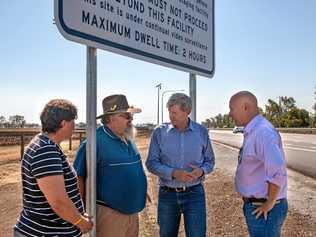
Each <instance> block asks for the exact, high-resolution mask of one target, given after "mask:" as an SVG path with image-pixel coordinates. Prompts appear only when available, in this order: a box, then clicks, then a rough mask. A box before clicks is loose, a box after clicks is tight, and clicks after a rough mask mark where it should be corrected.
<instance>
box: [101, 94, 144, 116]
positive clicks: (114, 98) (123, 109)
mask: <svg viewBox="0 0 316 237" xmlns="http://www.w3.org/2000/svg"><path fill="white" fill-rule="evenodd" d="M102 107H103V114H101V115H99V116H98V117H97V119H99V118H101V117H102V116H103V115H106V114H116V113H133V114H136V113H140V112H142V110H141V109H139V108H135V107H133V106H129V105H128V102H127V99H126V96H125V95H110V96H107V97H105V98H104V99H103V101H102Z"/></svg>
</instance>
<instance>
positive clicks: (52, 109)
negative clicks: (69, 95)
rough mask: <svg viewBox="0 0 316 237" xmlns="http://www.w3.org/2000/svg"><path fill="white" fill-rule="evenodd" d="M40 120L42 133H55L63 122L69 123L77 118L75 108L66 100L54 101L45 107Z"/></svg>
mask: <svg viewBox="0 0 316 237" xmlns="http://www.w3.org/2000/svg"><path fill="white" fill-rule="evenodd" d="M40 118H41V123H42V131H43V132H47V133H55V132H57V131H58V129H59V128H60V123H61V122H62V121H63V120H66V121H71V120H73V119H76V118H77V108H76V106H74V105H73V104H72V103H71V102H70V101H68V100H63V99H54V100H51V101H49V102H48V103H47V104H46V105H45V107H44V109H43V111H42V113H41V116H40Z"/></svg>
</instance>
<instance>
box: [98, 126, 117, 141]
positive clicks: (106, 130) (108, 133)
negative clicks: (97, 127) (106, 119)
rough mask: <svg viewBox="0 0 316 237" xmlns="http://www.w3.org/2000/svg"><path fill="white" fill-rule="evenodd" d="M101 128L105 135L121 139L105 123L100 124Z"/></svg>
mask: <svg viewBox="0 0 316 237" xmlns="http://www.w3.org/2000/svg"><path fill="white" fill-rule="evenodd" d="M102 129H103V131H104V133H105V134H106V135H108V136H109V137H110V138H112V139H119V140H121V139H120V138H119V137H118V136H117V135H115V134H114V133H113V132H112V130H111V129H110V128H109V127H108V126H106V125H105V124H104V125H103V126H102Z"/></svg>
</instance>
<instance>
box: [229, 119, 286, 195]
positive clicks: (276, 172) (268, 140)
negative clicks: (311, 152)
mask: <svg viewBox="0 0 316 237" xmlns="http://www.w3.org/2000/svg"><path fill="white" fill-rule="evenodd" d="M268 182H270V183H273V184H275V185H277V186H278V187H279V188H280V191H279V193H278V199H280V198H286V196H287V195H286V190H287V174H286V161H285V158H284V151H283V147H282V141H281V137H280V135H279V133H278V131H276V129H275V128H274V127H273V126H272V124H271V123H270V122H269V121H267V120H266V119H265V118H264V117H263V116H262V115H257V116H256V117H254V118H253V119H252V120H251V121H250V122H249V123H248V124H247V126H246V127H245V129H244V141H243V146H242V149H241V152H240V158H239V161H238V166H237V170H236V176H235V185H236V189H237V191H238V192H239V194H240V195H242V196H244V197H257V198H266V197H267V196H268Z"/></svg>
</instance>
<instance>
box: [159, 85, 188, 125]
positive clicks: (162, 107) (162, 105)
mask: <svg viewBox="0 0 316 237" xmlns="http://www.w3.org/2000/svg"><path fill="white" fill-rule="evenodd" d="M178 91H179V92H180V91H184V90H183V89H181V90H166V91H163V92H162V93H161V123H163V109H164V103H163V96H164V95H165V94H166V93H169V92H178Z"/></svg>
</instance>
